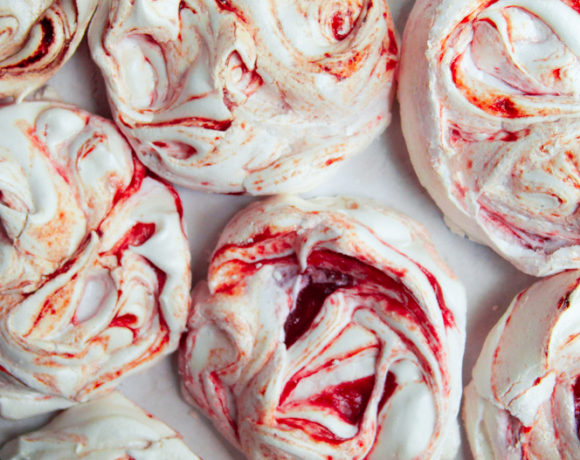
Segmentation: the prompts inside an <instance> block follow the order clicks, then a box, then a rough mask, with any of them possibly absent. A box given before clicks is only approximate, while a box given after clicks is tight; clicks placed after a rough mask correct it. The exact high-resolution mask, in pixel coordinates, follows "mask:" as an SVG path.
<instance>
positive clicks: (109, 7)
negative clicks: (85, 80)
mask: <svg viewBox="0 0 580 460" xmlns="http://www.w3.org/2000/svg"><path fill="white" fill-rule="evenodd" d="M89 41H90V46H91V50H92V55H93V58H94V60H95V61H96V63H97V64H98V65H99V67H100V68H101V71H102V72H103V75H104V77H105V81H106V85H107V90H108V95H109V99H110V102H111V107H112V110H113V113H114V118H115V120H116V122H117V124H118V125H119V127H120V128H121V129H122V130H123V132H124V133H125V135H126V136H127V137H128V138H129V139H130V141H131V143H132V145H133V147H134V149H135V150H136V152H137V154H138V155H139V158H140V159H141V161H143V163H145V165H147V166H148V167H149V168H151V169H152V170H154V171H155V172H157V173H158V174H160V175H161V176H163V177H164V178H166V179H168V180H170V181H172V182H175V183H177V184H180V185H183V186H186V187H190V188H193V189H197V190H204V191H211V192H220V193H244V192H245V193H250V194H274V193H281V192H298V191H304V190H307V189H311V188H313V187H314V186H315V185H317V184H319V183H320V182H321V181H322V180H323V178H324V177H325V176H327V175H328V174H329V173H330V172H331V171H334V170H335V169H336V168H337V167H338V165H339V164H340V163H342V162H343V161H344V160H345V159H346V158H347V157H349V156H351V155H354V154H355V153H357V152H360V151H362V150H363V149H364V148H365V147H366V146H367V145H368V144H369V143H370V142H371V141H372V140H373V139H374V138H376V137H377V136H378V135H379V134H380V133H381V132H382V131H383V130H384V128H385V127H386V126H387V124H388V123H389V121H390V118H391V114H390V106H391V102H392V96H393V93H394V82H393V81H394V75H395V69H396V67H397V63H398V47H397V40H396V38H395V32H394V27H393V22H392V19H391V16H390V13H389V9H388V6H387V2H386V0H341V1H327V0H315V1H312V0H295V1H286V0H284V1H281V0H264V1H259V2H258V1H249V0H219V1H216V0H187V1H180V0H163V1H159V0H157V1H154V0H106V1H102V2H100V4H99V7H98V9H97V13H96V14H95V18H94V20H93V21H92V24H91V27H90V31H89Z"/></svg>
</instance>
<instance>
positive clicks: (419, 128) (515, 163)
mask: <svg viewBox="0 0 580 460" xmlns="http://www.w3.org/2000/svg"><path fill="white" fill-rule="evenodd" d="M576 25H580V13H579V12H578V11H577V10H575V9H573V5H572V3H567V2H565V1H561V0H547V1H536V0H526V1H520V0H514V1H510V0H500V1H494V2H489V1H482V0H477V1H475V0H470V1H467V2H466V1H458V0H451V1H445V2H443V1H426V0H420V1H418V2H416V4H415V6H414V8H413V11H412V12H411V16H410V18H409V21H408V22H407V25H406V29H405V35H404V43H405V46H404V50H405V51H404V54H403V56H402V58H401V68H400V86H399V99H400V101H401V117H402V127H403V133H404V135H405V141H406V143H407V146H408V149H409V153H410V155H411V160H412V162H413V166H414V168H415V171H416V173H417V175H418V176H419V179H420V181H421V183H422V184H423V186H424V187H425V188H426V189H427V190H428V191H429V193H430V194H431V196H432V197H433V199H434V200H435V202H436V203H437V205H438V206H439V207H440V208H441V209H442V211H443V213H444V214H445V217H446V219H447V221H448V225H449V226H450V227H451V229H452V230H455V231H458V232H465V233H466V234H467V235H468V236H469V237H470V238H472V239H474V240H476V241H478V242H481V243H483V244H486V245H488V246H490V247H492V248H493V249H494V250H495V251H496V252H498V253H499V254H500V255H502V256H503V257H505V258H506V259H508V260H509V261H510V262H512V263H513V264H514V265H515V266H516V267H518V268H519V269H520V270H522V271H524V272H526V273H529V274H532V275H536V276H544V275H548V274H552V273H556V272H559V271H562V270H564V269H567V268H578V267H580V246H579V242H580V240H579V235H580V208H579V206H578V204H579V203H580V173H579V168H578V165H579V164H580V154H579V151H580V146H579V145H578V139H577V138H576V132H577V131H578V128H579V127H580V99H579V95H580V80H579V75H580V66H579V65H578V60H577V56H578V55H579V53H580V46H579V44H578V41H577V38H576V36H575V30H576Z"/></svg>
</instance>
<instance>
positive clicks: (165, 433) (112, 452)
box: [0, 392, 199, 460]
mask: <svg viewBox="0 0 580 460" xmlns="http://www.w3.org/2000/svg"><path fill="white" fill-rule="evenodd" d="M0 457H2V458H3V459H4V460H25V459H35V460H60V459H65V458H66V459H70V460H72V459H87V458H90V459H91V460H110V459H125V458H126V459H133V460H146V459H155V460H199V457H198V456H197V455H195V454H194V453H193V452H191V450H190V449H189V448H188V447H187V446H186V445H185V443H184V442H183V440H182V439H181V436H180V435H179V434H178V433H176V432H175V431H174V430H173V429H171V428H170V427H168V426H167V425H166V424H165V423H163V422H161V421H159V420H157V419H156V418H154V417H153V416H152V415H150V414H147V413H146V412H145V411H143V409H141V408H140V407H138V406H137V405H135V404H134V403H133V402H131V401H129V400H128V399H127V398H125V397H124V396H122V395H121V394H119V393H116V392H113V393H111V394H110V395H108V396H104V397H102V398H99V399H96V400H94V401H90V402H87V403H84V404H80V405H78V406H75V407H71V408H70V409H68V410H66V411H64V412H62V413H61V414H59V415H57V416H56V417H55V418H54V419H53V420H52V422H50V423H49V424H47V425H46V426H45V427H43V428H42V429H40V430H38V431H34V432H32V433H29V434H25V435H22V436H20V437H18V438H16V439H14V440H12V441H10V442H8V443H7V444H5V445H4V447H3V448H2V449H1V450H0Z"/></svg>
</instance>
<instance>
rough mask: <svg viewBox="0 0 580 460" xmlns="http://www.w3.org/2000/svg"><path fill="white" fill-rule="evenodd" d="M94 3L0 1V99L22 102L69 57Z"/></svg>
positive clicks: (66, 0) (79, 38)
mask: <svg viewBox="0 0 580 460" xmlns="http://www.w3.org/2000/svg"><path fill="white" fill-rule="evenodd" d="M97 3H98V1H97V0H83V1H76V0H19V1H14V0H0V98H3V97H14V98H17V99H22V98H24V97H25V96H26V95H28V94H30V93H31V92H33V91H34V90H36V89H37V88H38V87H40V86H42V85H43V84H44V83H46V81H47V80H48V79H49V78H50V77H52V76H53V75H54V74H55V73H56V71H57V70H58V69H60V68H61V67H62V66H63V65H64V64H65V62H66V61H67V60H68V59H69V58H70V57H71V56H72V55H73V53H74V52H75V50H76V49H77V46H78V44H79V43H80V41H81V39H82V38H83V36H84V34H85V30H86V28H87V26H88V24H89V20H90V19H91V17H92V15H93V13H94V11H95V8H96V6H97Z"/></svg>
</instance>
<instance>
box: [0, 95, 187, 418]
mask: <svg viewBox="0 0 580 460" xmlns="http://www.w3.org/2000/svg"><path fill="white" fill-rule="evenodd" d="M189 259H190V255H189V250H188V244H187V239H186V235H185V230H184V226H183V223H182V211H181V202H180V199H179V196H178V195H177V193H176V192H175V190H174V189H173V188H172V187H171V186H170V185H167V184H165V183H164V182H161V181H160V180H159V179H156V178H154V177H151V176H149V175H148V174H147V173H146V170H145V168H144V167H143V165H141V164H140V163H139V162H138V161H136V160H134V159H133V156H132V152H131V149H130V147H129V145H128V144H127V142H126V141H125V140H124V138H123V137H122V135H121V134H120V133H119V132H118V130H117V129H116V127H115V126H114V125H113V123H111V122H109V121H107V120H104V119H102V118H100V117H97V116H92V115H90V114H88V113H86V112H84V111H82V110H80V109H76V108H74V107H71V106H67V105H64V104H59V103H47V102H28V103H21V104H17V105H10V106H4V107H2V108H1V109H0V414H1V415H3V416H5V417H9V418H21V417H26V416H29V415H33V414H35V413H40V412H45V411H49V410H53V409H57V408H63V407H67V406H70V405H72V404H74V403H76V402H80V401H85V400H88V399H90V398H92V397H94V396H96V395H98V394H100V393H102V392H104V391H107V390H109V389H110V388H112V387H113V386H114V385H115V384H116V383H117V382H118V380H119V379H121V378H122V377H124V376H125V375H128V374H131V373H134V372H136V371H137V370H140V369H144V368H146V367H148V366H150V365H151V364H153V363H154V362H156V361H157V360H158V359H159V358H160V357H162V356H164V355H166V354H167V353H170V352H172V351H173V350H175V349H176V347H177V344H178V341H179V336H180V334H181V332H182V331H183V330H184V327H185V322H186V318H187V314H188V307H189V302H190V300H189V287H190V283H191V275H190V270H189Z"/></svg>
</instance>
